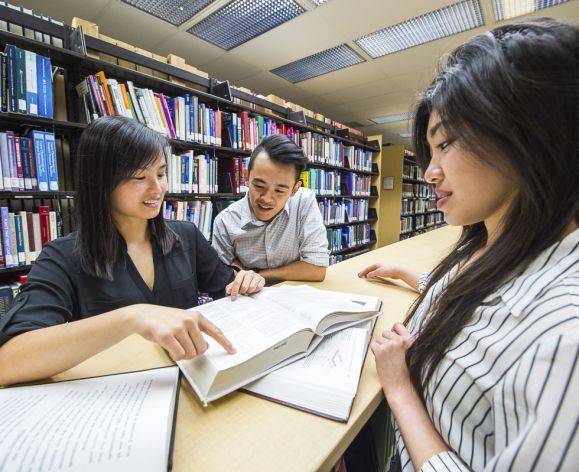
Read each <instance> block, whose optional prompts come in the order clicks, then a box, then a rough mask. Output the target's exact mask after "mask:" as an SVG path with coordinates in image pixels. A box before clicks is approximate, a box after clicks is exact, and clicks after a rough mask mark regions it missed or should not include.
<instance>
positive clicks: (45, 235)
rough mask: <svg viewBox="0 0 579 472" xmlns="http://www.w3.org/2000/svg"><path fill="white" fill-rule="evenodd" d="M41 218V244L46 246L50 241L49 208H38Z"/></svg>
mask: <svg viewBox="0 0 579 472" xmlns="http://www.w3.org/2000/svg"><path fill="white" fill-rule="evenodd" d="M38 215H39V217H40V242H41V244H42V245H43V246H44V245H45V244H46V243H47V242H48V241H50V209H49V208H48V207H47V206H39V207H38Z"/></svg>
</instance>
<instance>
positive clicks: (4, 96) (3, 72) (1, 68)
mask: <svg viewBox="0 0 579 472" xmlns="http://www.w3.org/2000/svg"><path fill="white" fill-rule="evenodd" d="M0 61H1V62H0V76H1V77H2V85H1V86H0V94H1V101H2V103H1V106H0V111H4V112H5V111H8V61H7V57H6V54H5V53H3V52H0Z"/></svg>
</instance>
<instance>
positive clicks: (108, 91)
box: [76, 71, 222, 146]
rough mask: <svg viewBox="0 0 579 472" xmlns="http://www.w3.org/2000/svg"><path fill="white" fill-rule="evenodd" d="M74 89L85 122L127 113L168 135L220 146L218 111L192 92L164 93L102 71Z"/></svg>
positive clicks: (130, 116)
mask: <svg viewBox="0 0 579 472" xmlns="http://www.w3.org/2000/svg"><path fill="white" fill-rule="evenodd" d="M76 92H77V94H78V96H79V98H80V99H81V101H82V106H83V111H84V115H85V118H86V121H87V122H88V123H90V122H91V121H93V120H95V119H97V118H99V117H101V116H114V115H120V116H127V117H129V118H133V119H136V120H138V121H140V122H141V123H143V124H145V125H147V126H148V127H150V128H152V129H154V130H155V131H158V132H159V133H161V134H163V135H165V136H167V137H168V138H171V139H178V140H181V141H192V142H199V143H203V144H208V145H215V146H221V122H222V117H221V111H220V110H214V109H212V108H211V107H209V106H207V105H205V104H204V103H199V99H198V97H196V96H193V95H189V94H184V95H183V96H179V97H168V96H166V95H164V94H162V93H157V92H154V91H153V90H151V89H148V88H138V87H135V85H134V84H133V82H132V81H130V80H128V81H126V83H122V82H118V81H117V80H116V79H112V78H107V77H106V75H105V73H104V72H102V71H100V72H97V73H96V74H94V75H89V76H87V77H86V78H85V79H84V80H83V81H82V82H80V83H79V84H78V85H77V86H76Z"/></svg>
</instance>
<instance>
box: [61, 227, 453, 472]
mask: <svg viewBox="0 0 579 472" xmlns="http://www.w3.org/2000/svg"><path fill="white" fill-rule="evenodd" d="M458 235H459V229H457V228H454V227H443V228H440V229H437V230H435V231H431V232H429V233H425V234H423V235H420V236H416V237H414V238H412V239H408V240H405V241H401V242H399V243H396V244H392V245H390V246H386V247H383V248H380V249H377V250H375V251H372V252H369V253H366V254H362V255H360V256H358V257H355V258H352V259H349V260H347V261H344V262H341V263H339V264H336V265H334V266H331V267H329V268H328V272H327V275H326V280H324V282H321V283H312V284H311V285H312V286H315V287H318V288H323V289H327V290H337V291H344V292H352V293H360V294H365V295H373V296H378V297H380V298H381V299H382V301H383V305H382V312H383V315H382V316H381V317H380V318H379V319H378V323H377V325H376V329H375V333H377V332H380V331H381V330H383V329H386V328H390V327H391V326H392V324H393V323H394V322H395V321H400V320H402V319H404V317H405V314H406V311H407V309H408V307H409V306H410V304H411V303H412V301H413V300H414V299H415V297H416V294H415V293H414V292H412V291H411V290H409V289H407V288H405V287H404V286H403V284H402V283H400V284H399V285H396V284H386V283H378V282H371V281H368V280H364V279H359V278H357V277H356V273H357V272H358V271H359V270H361V269H362V268H364V267H366V266H367V265H369V264H371V263H373V262H379V261H383V262H390V263H394V264H400V265H404V266H406V267H409V268H412V269H415V270H419V271H426V270H430V269H431V268H432V267H434V265H435V264H436V263H437V262H438V261H439V260H440V259H441V257H443V256H444V255H445V254H447V253H448V251H449V249H450V248H451V247H452V245H453V244H454V243H455V242H456V240H457V239H458ZM171 364H173V362H172V361H171V360H170V359H169V357H168V356H167V355H166V354H165V353H164V351H163V350H162V349H161V348H159V347H158V346H157V345H155V344H153V343H150V342H148V341H145V340H144V339H142V338H141V337H139V336H136V335H135V336H131V337H129V338H127V339H125V340H124V341H123V342H121V343H119V344H117V345H116V346H113V347H112V348H110V349H107V350H106V351H103V352H102V353H100V354H99V355H97V356H95V357H93V358H91V359H89V360H88V361H86V362H83V363H82V364H80V365H78V366H77V367H75V368H73V369H70V370H68V371H66V372H64V373H62V374H60V375H58V376H56V377H55V378H54V379H55V380H64V379H74V378H81V377H88V376H93V375H104V374H109V373H116V372H126V371H133V370H140V369H146V368H150V367H155V366H162V365H171ZM382 398H383V394H382V390H381V387H380V383H379V381H378V377H377V375H376V371H375V368H374V357H373V355H372V353H371V352H370V351H369V353H368V356H367V358H366V361H365V364H364V369H363V372H362V377H361V380H360V386H359V388H358V394H357V395H356V399H355V401H354V405H353V407H352V413H351V416H350V419H349V421H348V423H346V424H343V423H338V422H336V421H331V420H327V419H324V418H321V417H318V416H314V415H312V414H308V413H304V412H302V411H299V410H295V409H293V408H289V407H285V406H282V405H279V404H276V403H273V402H270V401H266V400H262V399H259V398H256V397H253V396H251V395H247V394H244V393H237V392H235V393H232V394H230V395H228V396H226V397H225V398H222V399H221V400H218V401H216V402H213V403H212V404H210V405H209V406H208V407H207V408H204V407H203V406H202V405H201V403H200V402H199V401H198V400H197V397H196V396H195V394H194V393H193V391H192V389H191V388H190V386H189V385H188V384H187V382H186V380H183V383H182V387H181V395H180V399H179V410H178V419H177V429H176V433H175V434H176V436H175V449H174V454H173V470H175V471H176V472H181V471H204V472H205V471H228V470H232V471H236V472H241V471H251V472H256V471H274V470H275V471H292V472H293V471H308V470H323V471H325V470H329V469H331V468H332V466H333V465H334V464H335V463H336V462H337V461H338V459H339V458H340V456H341V455H342V454H343V453H344V451H345V450H346V448H347V447H348V445H349V444H350V443H351V441H352V440H353V439H354V437H355V436H356V434H357V433H358V432H359V431H360V429H361V428H362V426H363V425H364V424H365V423H366V421H368V419H369V418H370V416H371V415H372V413H373V412H374V410H375V409H376V408H377V407H378V405H379V404H380V401H381V400H382Z"/></svg>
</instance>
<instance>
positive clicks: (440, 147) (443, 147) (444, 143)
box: [438, 140, 452, 151]
mask: <svg viewBox="0 0 579 472" xmlns="http://www.w3.org/2000/svg"><path fill="white" fill-rule="evenodd" d="M451 144H452V141H450V140H449V141H444V142H443V143H440V144H439V145H438V149H440V150H441V151H444V150H445V149H446V148H447V147H448V146H450V145H451Z"/></svg>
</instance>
